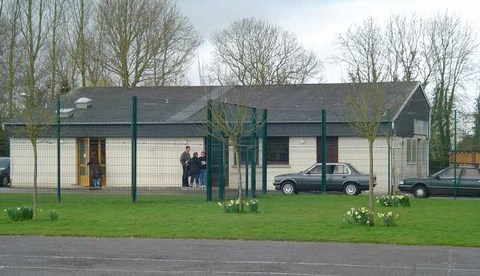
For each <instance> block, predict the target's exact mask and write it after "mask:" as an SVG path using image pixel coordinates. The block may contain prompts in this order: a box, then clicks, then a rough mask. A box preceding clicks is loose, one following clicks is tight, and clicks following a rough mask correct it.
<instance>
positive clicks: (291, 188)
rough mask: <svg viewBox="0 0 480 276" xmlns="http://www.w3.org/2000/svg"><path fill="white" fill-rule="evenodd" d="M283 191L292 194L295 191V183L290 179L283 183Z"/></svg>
mask: <svg viewBox="0 0 480 276" xmlns="http://www.w3.org/2000/svg"><path fill="white" fill-rule="evenodd" d="M282 192H283V193H284V194H286V195H291V194H293V193H295V185H294V184H293V183H292V182H290V181H287V182H285V183H283V184H282Z"/></svg>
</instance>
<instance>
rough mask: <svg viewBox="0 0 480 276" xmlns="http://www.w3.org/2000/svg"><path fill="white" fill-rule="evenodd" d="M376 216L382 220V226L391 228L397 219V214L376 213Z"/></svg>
mask: <svg viewBox="0 0 480 276" xmlns="http://www.w3.org/2000/svg"><path fill="white" fill-rule="evenodd" d="M377 216H378V217H379V218H380V219H381V220H382V222H383V226H385V227H391V226H395V225H396V220H397V219H398V214H395V213H393V212H388V213H386V214H384V213H377Z"/></svg>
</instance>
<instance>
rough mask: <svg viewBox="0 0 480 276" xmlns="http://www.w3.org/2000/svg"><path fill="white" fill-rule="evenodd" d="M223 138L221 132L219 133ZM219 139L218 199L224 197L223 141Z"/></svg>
mask: <svg viewBox="0 0 480 276" xmlns="http://www.w3.org/2000/svg"><path fill="white" fill-rule="evenodd" d="M220 135H221V136H222V138H223V133H221V134H220ZM219 140H220V146H221V148H222V149H221V152H220V162H219V164H220V168H219V169H220V170H219V171H220V172H219V174H220V176H219V179H218V199H219V200H220V201H222V200H224V199H225V164H224V163H225V142H224V141H223V139H219Z"/></svg>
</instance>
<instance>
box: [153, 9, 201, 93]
mask: <svg viewBox="0 0 480 276" xmlns="http://www.w3.org/2000/svg"><path fill="white" fill-rule="evenodd" d="M156 35H157V37H156V39H159V40H160V48H159V50H158V53H157V54H156V55H155V57H154V59H153V68H152V71H153V76H152V79H153V81H152V82H153V84H154V85H155V86H165V85H169V84H176V85H178V84H181V83H182V82H183V79H184V78H185V76H184V75H185V72H186V71H187V70H188V66H189V65H190V63H191V61H192V59H193V57H194V54H195V51H196V50H197V48H198V47H199V46H200V43H201V39H200V36H199V34H198V33H197V31H196V30H195V29H194V27H193V25H192V24H191V23H190V21H189V20H188V18H187V17H185V16H183V15H181V14H180V12H179V11H178V9H177V7H176V6H175V5H173V4H172V3H170V2H168V1H166V2H164V7H163V9H162V14H161V15H160V16H159V24H158V26H157V34H156Z"/></svg>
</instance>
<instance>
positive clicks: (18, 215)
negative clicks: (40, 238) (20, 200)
mask: <svg viewBox="0 0 480 276" xmlns="http://www.w3.org/2000/svg"><path fill="white" fill-rule="evenodd" d="M4 211H5V212H6V213H7V216H8V218H10V220H13V221H22V220H31V219H32V218H33V208H32V207H30V206H25V205H24V206H21V207H17V208H7V209H5V210H4Z"/></svg>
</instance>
